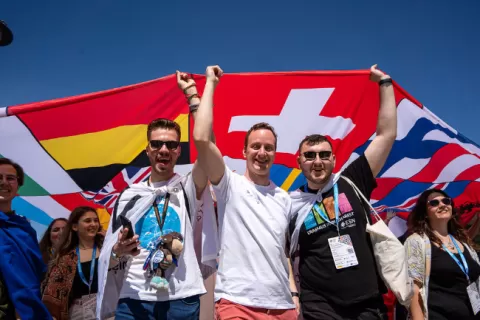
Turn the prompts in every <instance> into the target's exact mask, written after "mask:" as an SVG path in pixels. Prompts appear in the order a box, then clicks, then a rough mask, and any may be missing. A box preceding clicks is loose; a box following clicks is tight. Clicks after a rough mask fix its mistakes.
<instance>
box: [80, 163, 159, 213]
mask: <svg viewBox="0 0 480 320" xmlns="http://www.w3.org/2000/svg"><path fill="white" fill-rule="evenodd" d="M151 170H152V168H151V167H145V168H138V167H127V168H125V169H123V170H122V171H121V172H120V173H119V174H117V175H116V176H115V177H114V178H113V179H112V180H111V181H110V182H109V183H107V184H106V185H105V186H104V187H103V188H102V189H100V190H98V191H96V192H95V191H84V192H82V195H83V196H84V197H85V198H86V199H87V200H90V201H94V202H95V203H97V204H100V205H102V206H104V207H105V208H106V209H107V210H108V211H111V209H113V207H114V205H115V202H116V201H117V199H118V196H119V195H120V193H121V192H122V191H123V190H124V189H125V188H126V187H128V186H129V185H131V184H133V183H139V182H142V181H145V180H147V179H148V177H150V173H151Z"/></svg>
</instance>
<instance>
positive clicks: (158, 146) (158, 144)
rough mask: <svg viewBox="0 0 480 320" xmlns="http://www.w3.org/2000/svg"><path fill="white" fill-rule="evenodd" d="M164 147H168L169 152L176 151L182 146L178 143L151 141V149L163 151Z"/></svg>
mask: <svg viewBox="0 0 480 320" xmlns="http://www.w3.org/2000/svg"><path fill="white" fill-rule="evenodd" d="M163 145H166V146H167V149H168V150H175V149H177V148H178V146H179V145H180V142H178V141H162V140H150V147H152V149H155V150H156V149H161V148H162V147H163Z"/></svg>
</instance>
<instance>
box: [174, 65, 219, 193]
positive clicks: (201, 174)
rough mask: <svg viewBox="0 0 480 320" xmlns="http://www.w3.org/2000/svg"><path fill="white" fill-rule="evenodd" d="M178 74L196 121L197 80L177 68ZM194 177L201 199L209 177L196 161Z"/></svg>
mask: <svg viewBox="0 0 480 320" xmlns="http://www.w3.org/2000/svg"><path fill="white" fill-rule="evenodd" d="M176 75H177V85H178V87H179V88H180V89H181V90H182V91H183V93H184V94H185V98H186V99H187V102H188V105H189V109H190V114H191V115H192V117H193V121H194V122H195V123H196V122H197V108H198V106H199V105H200V97H199V95H198V91H197V84H196V83H195V80H193V79H192V77H190V76H189V75H188V74H187V73H184V72H180V71H178V70H177V72H176ZM212 138H213V136H212ZM192 178H193V183H194V184H195V193H196V196H197V199H200V198H201V197H202V194H203V190H205V188H206V186H207V183H208V178H207V175H206V174H205V171H203V170H202V168H201V167H200V166H199V165H198V163H197V162H196V161H195V163H194V164H193V168H192Z"/></svg>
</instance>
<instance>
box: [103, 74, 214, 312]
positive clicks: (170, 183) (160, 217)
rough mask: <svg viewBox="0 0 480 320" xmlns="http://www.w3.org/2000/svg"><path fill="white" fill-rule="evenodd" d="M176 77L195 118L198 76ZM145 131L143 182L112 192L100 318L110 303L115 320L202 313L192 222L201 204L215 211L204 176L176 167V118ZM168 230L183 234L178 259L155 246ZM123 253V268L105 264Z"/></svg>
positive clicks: (158, 121)
mask: <svg viewBox="0 0 480 320" xmlns="http://www.w3.org/2000/svg"><path fill="white" fill-rule="evenodd" d="M177 85H178V87H179V88H180V89H181V90H182V91H183V93H184V94H185V98H186V100H187V102H188V103H189V107H190V112H191V113H192V116H193V118H194V119H195V118H196V108H197V107H198V104H199V103H200V97H199V95H198V93H197V88H196V84H195V81H194V80H193V79H192V78H191V77H189V76H188V75H187V74H185V73H181V72H178V71H177ZM184 134H186V135H188V132H185V133H184ZM146 136H147V141H148V144H147V147H146V154H147V156H148V158H149V161H150V164H151V169H152V170H151V176H150V178H149V180H148V181H146V182H141V183H138V184H133V185H131V186H130V187H129V188H127V189H126V190H124V192H122V194H121V195H120V196H119V198H118V200H117V204H116V208H115V210H114V212H113V214H112V220H111V223H110V225H109V228H108V231H107V238H106V241H105V250H106V251H104V253H102V255H101V259H100V261H101V265H100V281H102V282H103V283H104V287H103V288H101V289H100V294H99V298H98V306H99V307H98V310H97V313H98V317H99V318H101V319H104V318H105V317H109V316H111V313H112V311H114V312H115V319H116V320H129V319H138V318H140V317H141V318H148V319H184V320H188V319H191V320H195V319H199V313H200V295H203V294H205V293H206V290H205V286H204V284H203V278H202V274H201V271H200V267H199V264H198V261H197V257H196V253H195V250H194V233H193V227H194V223H195V220H196V216H195V214H196V212H197V210H198V209H199V208H200V207H201V206H202V205H203V207H202V208H203V214H204V216H205V215H207V214H211V215H212V216H213V215H214V212H213V204H211V203H210V206H209V205H208V203H207V201H212V199H211V197H210V194H209V191H208V190H206V186H207V177H206V175H205V173H204V172H203V170H201V168H200V167H199V166H198V165H197V164H194V166H193V168H192V171H191V173H189V174H187V175H186V176H182V175H179V174H176V173H175V165H176V162H177V160H178V159H179V157H180V154H181V151H182V150H181V145H180V141H181V136H182V132H181V127H180V125H179V124H178V123H176V122H174V121H172V120H169V119H156V120H153V121H152V122H150V123H149V125H148V127H147V132H146ZM210 138H212V136H210ZM208 207H211V212H210V213H208V212H207V211H208V209H207V208H208ZM167 212H168V214H167ZM117 215H118V216H122V217H125V218H127V219H129V220H130V222H131V224H132V227H133V228H135V232H134V233H135V235H134V236H133V237H130V238H127V234H128V231H129V230H128V228H126V227H123V226H122V224H121V222H119V220H118V221H117ZM168 234H170V235H175V237H177V238H179V239H181V241H183V250H181V252H180V253H179V254H178V255H177V256H176V259H177V263H176V265H174V264H172V262H171V261H170V262H169V261H166V260H165V259H164V258H165V255H164V254H162V251H160V249H161V242H160V240H162V239H163V236H166V235H168ZM179 235H180V237H179ZM212 236H214V235H212ZM157 257H158V258H157ZM155 260H156V261H157V262H154V261H155ZM123 261H128V262H127V264H126V267H125V269H123V270H118V271H116V273H112V272H109V273H107V272H105V271H106V270H108V269H112V268H113V267H114V266H116V265H118V264H119V263H120V262H122V263H123ZM152 261H153V262H152ZM158 264H160V265H159V266H158ZM162 270H163V271H162ZM102 290H104V291H102Z"/></svg>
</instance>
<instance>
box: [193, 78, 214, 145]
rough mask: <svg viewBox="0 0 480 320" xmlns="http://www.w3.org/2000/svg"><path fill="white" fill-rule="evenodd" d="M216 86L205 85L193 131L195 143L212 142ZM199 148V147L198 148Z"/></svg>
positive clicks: (209, 83)
mask: <svg viewBox="0 0 480 320" xmlns="http://www.w3.org/2000/svg"><path fill="white" fill-rule="evenodd" d="M214 91H215V87H214V84H213V83H211V82H208V81H207V83H206V84H205V89H204V91H203V96H202V99H201V102H200V106H199V108H198V110H197V112H196V117H195V128H194V129H193V139H194V141H195V143H196V144H197V143H208V142H210V141H211V135H212V134H211V132H212V124H213V93H214ZM197 148H198V146H197Z"/></svg>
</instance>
